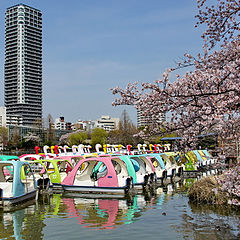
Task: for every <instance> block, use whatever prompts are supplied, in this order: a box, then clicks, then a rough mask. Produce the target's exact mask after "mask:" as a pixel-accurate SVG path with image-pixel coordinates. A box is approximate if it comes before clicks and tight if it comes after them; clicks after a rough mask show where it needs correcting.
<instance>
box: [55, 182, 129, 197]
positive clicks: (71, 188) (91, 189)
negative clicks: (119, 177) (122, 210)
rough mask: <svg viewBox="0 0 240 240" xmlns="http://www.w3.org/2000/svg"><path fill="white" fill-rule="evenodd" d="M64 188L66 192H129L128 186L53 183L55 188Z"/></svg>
mask: <svg viewBox="0 0 240 240" xmlns="http://www.w3.org/2000/svg"><path fill="white" fill-rule="evenodd" d="M60 188H62V190H63V191H64V192H77V193H84V194H87V193H88V194H111V195H119V194H121V195H124V194H126V193H127V192H128V189H127V187H93V186H74V185H62V184H53V191H54V189H57V190H58V191H59V189H60Z"/></svg>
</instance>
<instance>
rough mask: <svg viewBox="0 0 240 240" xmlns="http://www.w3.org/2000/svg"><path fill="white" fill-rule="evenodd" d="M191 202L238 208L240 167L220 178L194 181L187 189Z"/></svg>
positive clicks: (210, 177)
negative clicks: (228, 205)
mask: <svg viewBox="0 0 240 240" xmlns="http://www.w3.org/2000/svg"><path fill="white" fill-rule="evenodd" d="M189 199H190V201H192V202H197V203H207V204H215V205H227V204H230V205H235V206H238V207H240V166H236V167H235V168H232V169H230V170H227V171H225V172H224V173H223V174H222V175H220V176H208V177H204V178H202V179H200V180H199V181H196V182H195V183H194V184H193V185H192V186H191V187H190V189H189Z"/></svg>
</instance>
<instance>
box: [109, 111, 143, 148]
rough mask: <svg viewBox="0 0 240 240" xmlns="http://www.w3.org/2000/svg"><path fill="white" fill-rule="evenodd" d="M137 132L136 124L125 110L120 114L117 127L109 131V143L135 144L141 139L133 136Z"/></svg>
mask: <svg viewBox="0 0 240 240" xmlns="http://www.w3.org/2000/svg"><path fill="white" fill-rule="evenodd" d="M137 133H138V130H137V128H136V126H135V125H134V124H133V123H132V121H131V119H130V118H129V116H128V113H127V111H126V110H124V111H123V113H122V115H121V120H120V122H119V127H118V129H116V130H113V131H111V132H110V133H109V142H110V143H111V144H123V145H128V144H131V145H136V144H137V143H139V142H140V141H141V139H140V138H139V137H137V136H135V135H136V134H137Z"/></svg>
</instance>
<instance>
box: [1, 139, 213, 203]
mask: <svg viewBox="0 0 240 240" xmlns="http://www.w3.org/2000/svg"><path fill="white" fill-rule="evenodd" d="M90 149H91V148H90V146H84V145H82V144H81V145H79V146H72V148H69V147H68V146H64V147H60V146H51V147H49V146H44V147H43V153H40V152H39V151H40V148H39V147H38V146H37V147H35V151H36V152H35V154H25V155H22V156H20V157H17V156H6V155H2V156H0V160H1V161H0V206H5V205H10V204H17V203H19V202H22V201H25V200H28V199H32V198H34V197H35V198H37V197H38V194H39V193H42V192H46V191H47V192H48V193H49V192H51V193H52V192H64V193H70V194H71V193H77V194H79V195H81V196H86V195H87V196H90V197H99V196H101V197H114V198H123V197H125V196H126V195H129V194H131V195H132V194H135V193H139V192H142V191H147V190H149V189H151V188H155V187H156V186H164V185H167V184H169V183H172V182H175V181H179V180H181V179H182V178H183V177H184V175H185V174H186V173H189V172H192V173H201V172H205V171H215V170H216V168H215V165H216V160H215V159H214V158H213V157H212V156H211V155H210V153H209V152H208V151H207V150H194V151H190V152H188V153H186V154H183V155H181V154H180V153H178V152H170V151H169V150H170V148H169V145H165V146H164V145H157V144H154V145H149V147H148V148H146V145H141V144H139V145H138V146H137V149H136V150H134V149H133V150H132V146H131V145H128V146H126V147H123V145H120V144H119V145H104V146H101V145H100V144H97V145H96V146H95V149H96V151H95V152H91V151H90ZM49 150H50V152H49ZM61 150H62V151H61Z"/></svg>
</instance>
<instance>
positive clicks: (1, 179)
mask: <svg viewBox="0 0 240 240" xmlns="http://www.w3.org/2000/svg"><path fill="white" fill-rule="evenodd" d="M9 168H10V169H11V172H12V174H11V175H9V174H6V170H8V169H9ZM36 192H37V184H36V181H35V177H34V174H33V172H32V169H31V166H30V165H29V164H28V163H27V162H21V161H1V162H0V207H3V206H9V205H14V204H18V203H21V202H23V201H26V200H30V199H33V198H35V196H36Z"/></svg>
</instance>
